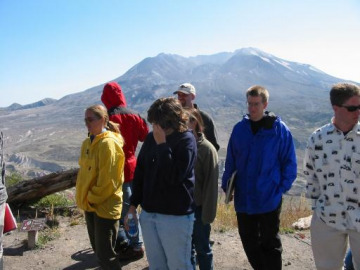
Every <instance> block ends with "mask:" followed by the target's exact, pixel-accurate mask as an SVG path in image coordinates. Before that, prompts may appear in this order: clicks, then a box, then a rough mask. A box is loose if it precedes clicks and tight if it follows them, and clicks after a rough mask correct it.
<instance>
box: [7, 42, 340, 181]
mask: <svg viewBox="0 0 360 270" xmlns="http://www.w3.org/2000/svg"><path fill="white" fill-rule="evenodd" d="M114 81H117V82H119V83H120V85H121V86H122V89H123V91H124V94H125V96H126V99H127V103H128V106H129V107H130V108H133V109H135V110H137V111H139V112H140V113H141V114H142V115H143V116H144V117H146V111H147V109H148V108H149V106H150V105H151V103H152V102H153V101H154V100H155V99H157V98H159V97H164V96H171V95H172V93H173V91H174V90H176V89H177V87H178V85H180V84H181V83H184V82H190V83H192V84H194V86H195V87H196V91H197V96H196V103H197V104H198V105H199V107H200V108H201V109H202V110H204V111H206V112H208V113H209V114H210V115H211V116H212V117H213V119H214V121H215V123H216V125H217V129H218V136H219V140H220V144H221V147H222V149H221V150H220V152H219V153H220V159H222V160H223V158H224V155H225V149H226V146H227V142H228V138H229V135H230V132H231V130H232V127H233V125H234V124H235V123H236V122H238V121H239V120H240V119H241V117H242V115H243V114H244V113H246V99H245V92H246V90H247V89H248V88H249V87H250V86H252V85H254V84H259V85H263V86H265V87H266V88H267V89H268V90H269V92H270V102H269V107H268V109H269V110H271V111H273V112H275V113H276V114H277V115H280V117H281V118H282V119H283V120H284V121H285V122H286V124H287V125H288V126H289V128H290V129H291V131H292V133H293V135H294V138H295V143H296V147H297V151H298V157H299V163H301V160H300V158H301V155H302V151H303V149H304V147H305V144H306V139H307V138H308V136H309V135H310V133H311V132H312V131H313V130H314V129H315V128H316V127H319V126H321V125H323V124H324V123H326V122H328V121H329V119H330V118H331V116H332V111H331V107H330V104H329V90H330V88H331V85H333V84H334V83H337V82H341V81H343V80H342V79H340V78H336V77H333V76H331V75H328V74H326V73H324V72H322V71H320V70H318V69H317V68H315V67H313V66H311V65H309V64H302V63H296V62H292V61H288V60H285V59H281V58H279V57H276V56H274V55H271V54H269V53H266V52H263V51H261V50H259V49H256V48H243V49H239V50H236V51H234V52H221V53H217V54H213V55H198V56H195V57H183V56H180V55H174V54H164V53H161V54H159V55H157V56H155V57H148V58H146V59H144V60H142V61H141V62H139V63H138V64H136V65H135V66H133V67H132V68H130V69H129V70H128V71H127V72H126V73H125V74H123V75H122V76H120V77H118V78H115V79H114ZM104 84H105V82H104ZM104 84H101V85H98V86H94V87H92V88H90V89H87V90H85V91H82V92H79V93H75V94H71V95H67V96H65V97H63V98H61V99H59V100H48V102H44V100H43V101H41V102H40V103H38V104H37V103H34V104H30V105H24V106H21V105H14V104H13V105H12V106H10V107H7V108H2V109H0V130H1V131H3V132H4V134H5V140H6V141H5V142H6V146H5V153H6V159H7V164H8V169H15V170H17V171H20V172H21V173H24V174H26V175H27V176H28V177H34V176H37V175H41V174H43V173H48V172H51V171H57V170H64V169H69V168H72V167H77V158H78V154H79V149H80V145H81V142H82V140H83V139H84V138H85V137H86V135H87V131H86V129H85V126H84V123H83V118H84V110H85V108H86V107H88V106H89V105H92V104H95V103H101V101H100V97H101V93H102V88H103V85H104ZM46 100H47V99H46ZM35 104H37V105H35Z"/></svg>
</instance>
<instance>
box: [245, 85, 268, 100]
mask: <svg viewBox="0 0 360 270" xmlns="http://www.w3.org/2000/svg"><path fill="white" fill-rule="evenodd" d="M249 96H252V97H261V100H262V102H263V103H265V102H268V101H269V96H270V95H269V91H268V90H266V88H265V87H263V86H260V85H253V86H251V87H250V88H249V89H248V90H247V91H246V97H247V98H248V97H249Z"/></svg>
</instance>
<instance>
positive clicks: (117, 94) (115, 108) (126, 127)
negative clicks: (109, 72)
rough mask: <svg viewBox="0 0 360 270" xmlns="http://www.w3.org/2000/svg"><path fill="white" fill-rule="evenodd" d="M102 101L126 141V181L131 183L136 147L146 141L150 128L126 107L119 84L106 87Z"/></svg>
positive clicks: (109, 84)
mask: <svg viewBox="0 0 360 270" xmlns="http://www.w3.org/2000/svg"><path fill="white" fill-rule="evenodd" d="M101 101H102V102H103V103H104V105H105V106H106V108H107V110H108V113H109V117H110V120H111V121H113V122H115V123H118V124H119V125H120V132H121V135H122V136H123V138H124V141H125V144H124V148H123V150H124V153H125V167H124V175H125V179H124V181H125V182H130V181H132V179H133V178H134V171H135V167H136V157H135V151H136V147H137V144H138V142H139V141H140V142H143V141H144V140H145V138H146V135H147V134H148V132H149V129H148V126H147V124H146V122H145V120H144V119H143V118H142V117H141V116H140V115H139V114H138V113H137V112H135V111H133V110H131V109H129V108H127V107H126V99H125V96H124V94H123V92H122V90H121V87H120V85H119V84H118V83H116V82H110V83H107V84H106V85H105V86H104V90H103V93H102V95H101Z"/></svg>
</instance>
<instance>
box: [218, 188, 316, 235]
mask: <svg viewBox="0 0 360 270" xmlns="http://www.w3.org/2000/svg"><path fill="white" fill-rule="evenodd" d="M309 215H311V208H310V204H309V202H308V200H307V199H306V198H305V196H303V195H302V196H300V197H293V196H284V198H283V204H282V209H281V214H280V232H282V233H292V232H294V229H293V228H292V226H291V225H292V224H293V223H294V222H295V221H297V220H298V219H299V218H302V217H307V216H309ZM212 228H213V229H214V230H215V231H219V232H225V231H227V230H230V229H234V228H237V219H236V213H235V209H234V204H233V202H231V203H230V204H228V205H226V204H224V199H223V198H222V197H220V199H219V202H218V209H217V213H216V218H215V221H214V223H213V224H212Z"/></svg>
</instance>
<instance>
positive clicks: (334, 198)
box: [304, 123, 360, 232]
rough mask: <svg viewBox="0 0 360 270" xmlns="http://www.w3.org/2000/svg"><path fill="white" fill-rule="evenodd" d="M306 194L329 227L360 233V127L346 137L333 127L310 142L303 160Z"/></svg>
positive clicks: (314, 136)
mask: <svg viewBox="0 0 360 270" xmlns="http://www.w3.org/2000/svg"><path fill="white" fill-rule="evenodd" d="M304 174H305V177H306V178H307V186H306V188H307V193H308V195H309V196H310V198H312V199H315V205H314V211H315V213H316V214H317V216H318V217H319V218H320V219H321V220H323V221H324V222H325V223H326V224H327V225H329V226H331V227H334V228H336V229H339V230H348V229H352V230H356V231H358V232H360V123H357V124H356V125H355V126H354V128H353V129H352V130H351V131H350V132H349V133H347V134H346V135H344V134H343V132H342V131H340V130H338V129H337V128H336V127H335V126H334V125H333V124H327V125H325V126H323V127H321V128H320V129H318V130H316V131H315V132H314V133H313V134H312V135H311V136H310V138H309V141H308V145H307V148H306V152H305V158H304Z"/></svg>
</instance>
